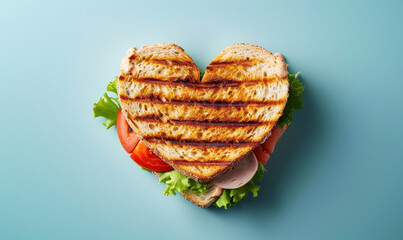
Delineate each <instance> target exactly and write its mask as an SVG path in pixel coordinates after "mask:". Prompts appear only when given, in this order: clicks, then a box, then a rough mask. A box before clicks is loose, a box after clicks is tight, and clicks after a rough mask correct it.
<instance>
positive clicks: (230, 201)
mask: <svg viewBox="0 0 403 240" xmlns="http://www.w3.org/2000/svg"><path fill="white" fill-rule="evenodd" d="M264 172H265V169H264V166H263V164H262V163H259V166H258V169H257V171H256V173H255V175H254V176H253V178H252V179H251V180H250V181H249V182H248V183H247V184H245V185H243V186H242V187H240V188H237V189H224V191H223V193H222V195H221V196H220V197H219V198H218V199H217V201H215V202H214V206H216V207H220V208H221V207H224V208H225V209H227V208H228V207H229V206H235V205H236V204H237V203H238V202H239V201H241V200H242V199H243V198H244V197H246V196H248V193H249V192H251V193H252V196H253V197H257V192H258V191H259V189H260V186H259V185H257V184H256V183H255V181H260V180H262V178H263V173H264Z"/></svg>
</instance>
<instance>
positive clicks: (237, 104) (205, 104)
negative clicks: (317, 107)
mask: <svg viewBox="0 0 403 240" xmlns="http://www.w3.org/2000/svg"><path fill="white" fill-rule="evenodd" d="M119 98H120V100H121V101H132V102H145V103H158V104H167V105H186V106H194V105H200V106H203V107H248V106H258V107H264V106H274V105H280V104H284V103H286V101H287V99H286V98H282V99H279V100H266V101H265V102H262V101H256V100H251V101H248V102H224V101H216V102H208V101H191V102H187V101H181V100H170V101H162V100H161V99H158V98H130V97H127V96H125V95H119Z"/></svg>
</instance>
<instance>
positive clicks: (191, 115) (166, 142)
mask: <svg viewBox="0 0 403 240" xmlns="http://www.w3.org/2000/svg"><path fill="white" fill-rule="evenodd" d="M199 78H200V73H199V70H198V68H197V67H196V65H195V64H194V63H193V61H192V59H191V58H190V57H189V56H188V55H187V54H186V53H185V52H184V51H183V49H182V48H180V47H178V46H177V45H175V44H172V43H162V44H154V45H151V46H146V47H142V48H140V49H139V50H138V51H137V50H136V49H134V48H132V49H129V51H128V53H127V55H126V56H125V57H124V59H123V60H122V64H121V75H120V76H119V82H118V91H119V100H120V103H121V106H122V110H123V113H124V115H125V116H126V119H127V120H128V123H129V125H130V127H131V128H132V129H133V130H134V131H135V132H136V133H137V134H138V135H139V137H140V138H141V139H142V140H143V141H144V143H145V144H146V145H147V146H148V147H149V148H150V149H151V150H152V151H153V152H154V153H156V154H157V155H158V156H160V157H161V158H162V159H163V160H164V161H165V162H167V163H168V164H170V165H171V166H173V167H174V168H175V169H176V170H178V171H179V172H181V173H182V174H184V175H186V176H188V177H191V178H193V179H195V180H196V181H199V182H209V181H211V180H213V179H216V178H218V177H219V176H221V175H222V174H224V173H225V172H226V171H228V170H229V169H231V168H232V167H234V166H235V165H236V164H237V162H238V161H239V160H240V159H241V158H242V157H243V156H244V155H245V154H247V153H248V152H250V151H251V150H252V149H253V148H255V147H256V146H257V145H259V144H260V143H261V142H262V141H264V140H265V139H266V138H267V137H268V135H269V134H270V131H271V129H272V127H273V126H274V124H275V123H276V122H277V120H278V118H279V117H280V116H281V115H282V112H283V109H284V106H285V104H286V102H287V97H288V78H287V65H286V63H285V61H284V58H283V57H282V56H281V55H280V54H275V55H273V54H271V53H270V52H268V51H267V50H265V49H263V48H261V47H258V46H254V45H248V44H234V45H231V46H230V47H228V48H226V49H225V50H224V51H223V52H221V53H220V54H219V55H218V56H217V57H216V58H215V59H214V60H213V61H212V62H211V63H210V65H209V66H208V67H207V70H206V73H205V75H204V77H203V79H202V80H201V81H200V79H199Z"/></svg>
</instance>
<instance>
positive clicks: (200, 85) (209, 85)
mask: <svg viewBox="0 0 403 240" xmlns="http://www.w3.org/2000/svg"><path fill="white" fill-rule="evenodd" d="M133 81H136V82H140V83H151V84H157V85H172V86H179V85H181V86H186V87H193V88H221V87H237V86H239V85H240V84H241V83H240V82H236V81H228V80H227V81H222V82H220V83H217V82H213V83H201V82H191V81H190V80H189V79H185V80H178V81H164V80H160V79H156V78H138V79H133Z"/></svg>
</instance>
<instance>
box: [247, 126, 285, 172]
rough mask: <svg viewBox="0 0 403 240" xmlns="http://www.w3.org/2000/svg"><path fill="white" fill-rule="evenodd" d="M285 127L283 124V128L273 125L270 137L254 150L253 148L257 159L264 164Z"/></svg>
mask: <svg viewBox="0 0 403 240" xmlns="http://www.w3.org/2000/svg"><path fill="white" fill-rule="evenodd" d="M286 129H287V126H284V127H283V128H281V127H279V126H274V127H273V129H272V130H271V135H270V137H268V138H267V140H266V141H265V142H264V143H263V144H262V145H260V146H258V147H257V148H255V150H253V153H254V154H255V156H256V158H257V160H258V161H259V162H261V163H263V164H266V163H267V161H268V160H269V157H270V154H271V153H272V152H273V151H274V148H275V147H276V143H277V142H278V140H279V139H280V137H281V135H283V133H284V131H285V130H286Z"/></svg>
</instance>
